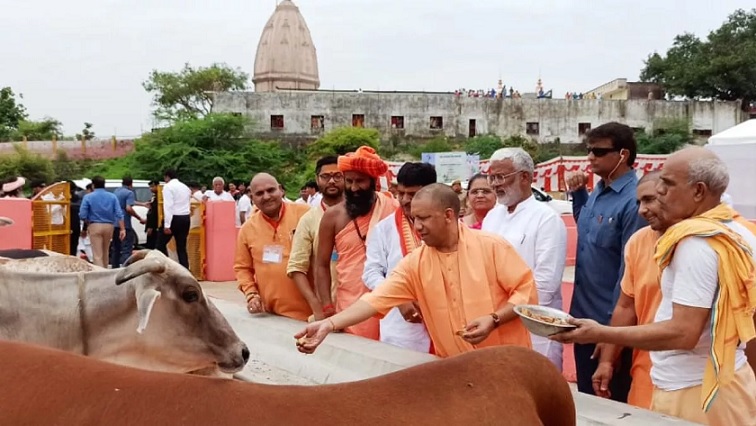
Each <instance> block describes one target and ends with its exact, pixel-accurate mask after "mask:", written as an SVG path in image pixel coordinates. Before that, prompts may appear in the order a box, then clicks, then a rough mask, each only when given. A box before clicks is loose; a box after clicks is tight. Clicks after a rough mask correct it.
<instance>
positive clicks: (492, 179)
mask: <svg viewBox="0 0 756 426" xmlns="http://www.w3.org/2000/svg"><path fill="white" fill-rule="evenodd" d="M521 171H522V170H517V171H514V172H512V173H507V174H497V175H488V183H490V184H493V183H499V182H501V183H504V181H506V180H507V178H508V177H510V176H514V175H516V174H517V173H520V172H521Z"/></svg>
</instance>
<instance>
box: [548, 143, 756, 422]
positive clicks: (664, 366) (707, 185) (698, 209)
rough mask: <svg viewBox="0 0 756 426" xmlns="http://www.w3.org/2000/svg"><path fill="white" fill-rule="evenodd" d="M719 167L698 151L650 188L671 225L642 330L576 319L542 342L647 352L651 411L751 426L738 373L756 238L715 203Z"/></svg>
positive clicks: (755, 403)
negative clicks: (657, 296)
mask: <svg viewBox="0 0 756 426" xmlns="http://www.w3.org/2000/svg"><path fill="white" fill-rule="evenodd" d="M728 183H729V174H728V172H727V167H726V165H725V164H724V162H723V161H722V160H721V159H719V158H718V157H717V156H716V154H714V153H713V152H711V151H709V150H706V149H704V148H702V147H690V148H685V149H683V150H681V151H678V152H676V153H674V154H672V155H670V156H669V158H668V159H667V161H666V162H665V164H664V169H663V170H662V172H661V176H660V178H659V182H658V183H657V185H656V190H657V192H658V195H659V196H658V200H659V203H660V210H661V214H663V215H664V217H665V219H666V220H667V221H669V222H670V223H674V224H675V225H673V226H672V227H670V228H669V229H668V230H667V231H666V232H665V233H664V235H662V236H661V238H660V239H659V241H658V242H657V253H656V256H658V261H659V262H660V266H661V268H662V275H661V292H662V299H661V303H660V304H659V309H658V311H657V312H656V317H655V318H654V322H653V323H652V324H646V325H639V326H634V327H608V326H602V325H600V324H598V323H596V322H595V321H592V320H586V319H576V320H572V321H571V322H572V323H573V324H575V325H577V326H578V328H577V329H576V330H575V331H571V332H567V333H563V334H559V335H555V336H553V337H552V338H554V339H559V340H563V341H575V342H579V343H594V342H606V343H612V344H616V345H622V346H629V347H634V348H638V349H645V350H648V351H651V364H652V368H651V380H652V381H653V384H654V387H655V390H654V393H653V400H652V404H651V409H652V410H653V411H658V412H661V413H664V414H668V415H672V416H675V417H680V418H683V419H685V420H689V421H693V422H696V423H703V424H709V425H746V424H748V425H752V424H754V418H756V377H755V376H754V372H753V369H751V368H750V366H749V365H748V364H747V360H746V355H745V346H746V342H748V341H751V342H753V338H754V336H756V331H755V330H754V328H755V326H756V325H755V324H754V322H756V318H752V317H753V315H754V313H753V311H752V310H750V311H749V308H751V309H752V308H753V306H754V305H756V294H754V290H753V269H754V266H753V260H752V259H753V252H752V247H756V237H755V236H754V235H753V234H752V233H751V232H750V231H749V230H748V229H747V228H746V227H745V226H743V225H742V224H741V223H739V222H738V221H737V220H734V219H733V210H732V209H731V208H729V207H728V206H726V204H724V203H721V197H722V193H724V190H725V189H726V188H727V185H728Z"/></svg>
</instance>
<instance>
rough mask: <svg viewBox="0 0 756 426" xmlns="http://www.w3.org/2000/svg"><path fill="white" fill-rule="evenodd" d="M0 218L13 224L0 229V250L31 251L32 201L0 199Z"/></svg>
mask: <svg viewBox="0 0 756 426" xmlns="http://www.w3.org/2000/svg"><path fill="white" fill-rule="evenodd" d="M0 216H5V217H7V218H9V219H13V222H14V223H13V225H8V226H3V227H2V228H0V250H6V249H31V248H32V201H31V200H28V199H26V198H0Z"/></svg>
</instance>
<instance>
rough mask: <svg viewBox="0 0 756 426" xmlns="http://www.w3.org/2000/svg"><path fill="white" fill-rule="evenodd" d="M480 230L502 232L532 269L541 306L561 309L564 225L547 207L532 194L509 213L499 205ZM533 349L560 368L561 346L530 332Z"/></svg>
mask: <svg viewBox="0 0 756 426" xmlns="http://www.w3.org/2000/svg"><path fill="white" fill-rule="evenodd" d="M481 229H482V230H483V231H488V232H491V233H494V234H498V235H501V236H502V237H504V239H506V240H507V241H508V242H509V243H510V244H512V246H514V248H515V249H516V250H517V253H519V254H520V256H521V257H522V258H523V260H525V263H527V264H528V266H530V269H532V270H533V277H534V278H535V282H536V289H537V290H538V302H539V304H540V305H541V306H548V307H551V308H555V309H560V310H561V309H562V274H563V273H564V265H565V262H566V260H567V228H566V227H565V226H564V222H563V221H562V218H561V217H559V215H558V214H557V213H556V212H555V211H554V210H553V209H552V208H551V207H549V206H547V205H546V204H543V203H541V202H539V201H537V200H536V199H535V198H533V197H532V196H531V197H530V198H528V199H526V200H525V201H523V202H521V203H520V204H518V205H517V207H515V210H514V212H512V213H511V214H510V213H509V211H508V209H507V207H506V206H504V205H501V204H498V205H496V207H494V208H493V210H491V211H490V212H488V215H486V218H485V219H483V226H482V228H481ZM531 337H532V340H533V349H534V350H535V351H537V352H539V353H541V354H543V355H544V356H546V357H548V358H549V359H550V360H551V362H553V363H554V365H556V367H557V368H558V369H559V371H561V370H562V345H561V343H557V342H554V341H551V340H549V339H547V338H545V337H540V336H535V335H531Z"/></svg>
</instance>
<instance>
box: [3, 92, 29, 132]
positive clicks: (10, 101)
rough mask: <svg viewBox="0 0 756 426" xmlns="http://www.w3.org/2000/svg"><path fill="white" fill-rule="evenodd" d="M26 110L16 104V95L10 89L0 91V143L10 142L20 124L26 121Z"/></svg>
mask: <svg viewBox="0 0 756 426" xmlns="http://www.w3.org/2000/svg"><path fill="white" fill-rule="evenodd" d="M26 117H27V115H26V108H24V106H23V105H21V104H20V103H19V102H16V95H15V94H14V93H13V90H12V89H11V88H10V87H3V88H1V89H0V141H3V140H9V139H10V137H11V135H12V134H13V132H14V131H15V130H16V128H18V123H19V122H20V121H22V120H26Z"/></svg>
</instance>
